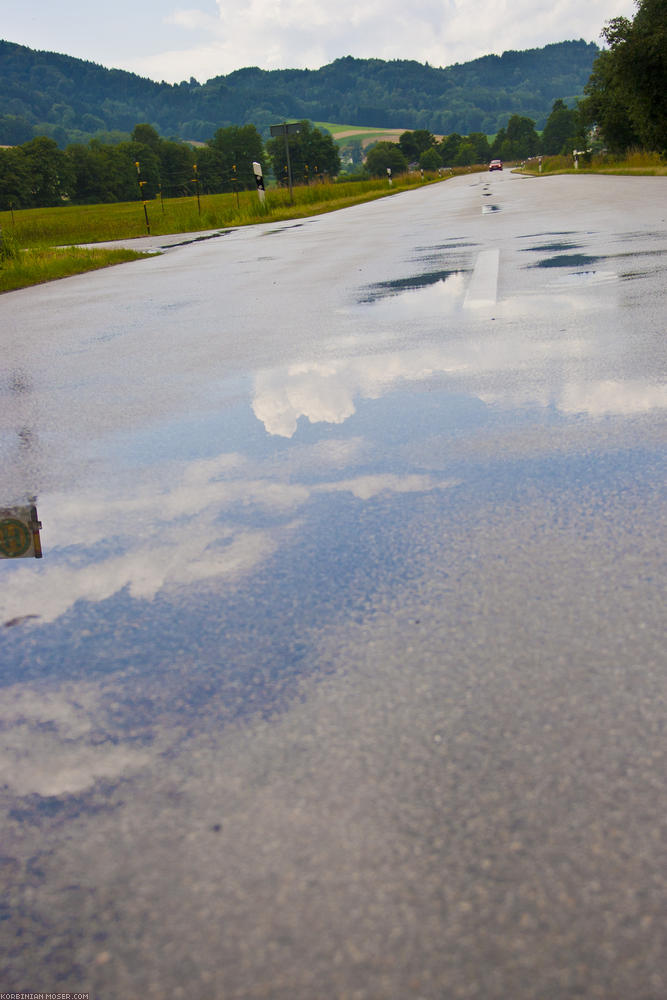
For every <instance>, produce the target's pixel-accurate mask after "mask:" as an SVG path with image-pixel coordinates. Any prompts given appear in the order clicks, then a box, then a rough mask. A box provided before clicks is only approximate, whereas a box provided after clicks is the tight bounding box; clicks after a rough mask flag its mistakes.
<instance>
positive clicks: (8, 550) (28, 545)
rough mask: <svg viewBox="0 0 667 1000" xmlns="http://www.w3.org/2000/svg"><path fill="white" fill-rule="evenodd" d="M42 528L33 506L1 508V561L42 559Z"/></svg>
mask: <svg viewBox="0 0 667 1000" xmlns="http://www.w3.org/2000/svg"><path fill="white" fill-rule="evenodd" d="M41 527H42V525H41V522H40V521H38V520H37V508H36V507H34V506H32V505H26V506H21V507H3V508H0V559H30V558H35V559H41V558H42V544H41V541H40V537H39V529H40V528H41Z"/></svg>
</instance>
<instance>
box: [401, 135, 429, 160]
mask: <svg viewBox="0 0 667 1000" xmlns="http://www.w3.org/2000/svg"><path fill="white" fill-rule="evenodd" d="M398 145H399V146H400V148H401V152H402V153H403V155H404V156H405V158H406V160H407V161H408V163H412V162H413V161H416V160H419V158H420V156H421V154H422V153H425V152H426V150H427V149H432V148H433V147H434V146H435V145H436V139H435V136H434V135H432V134H431V133H430V132H429V131H428V130H427V129H424V128H419V129H416V130H415V131H414V132H403V134H402V135H401V136H400V138H399V140H398Z"/></svg>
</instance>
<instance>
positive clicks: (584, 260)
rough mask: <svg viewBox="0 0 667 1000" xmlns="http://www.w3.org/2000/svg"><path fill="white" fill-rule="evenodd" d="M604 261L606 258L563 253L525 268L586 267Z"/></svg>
mask: <svg viewBox="0 0 667 1000" xmlns="http://www.w3.org/2000/svg"><path fill="white" fill-rule="evenodd" d="M606 259H607V258H606V257H598V256H593V255H592V254H585V253H563V254H559V256H557V257H545V258H544V259H543V260H538V261H537V263H536V264H528V265H527V266H528V267H529V268H535V267H546V268H548V267H588V266H589V265H590V264H597V263H598V261H601V260H606Z"/></svg>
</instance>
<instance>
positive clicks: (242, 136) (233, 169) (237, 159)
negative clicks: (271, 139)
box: [208, 125, 264, 191]
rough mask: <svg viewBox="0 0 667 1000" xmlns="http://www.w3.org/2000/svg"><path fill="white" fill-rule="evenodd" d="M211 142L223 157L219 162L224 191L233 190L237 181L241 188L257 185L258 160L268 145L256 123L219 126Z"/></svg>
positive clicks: (213, 147)
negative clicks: (254, 170) (265, 145)
mask: <svg viewBox="0 0 667 1000" xmlns="http://www.w3.org/2000/svg"><path fill="white" fill-rule="evenodd" d="M208 145H209V146H210V148H211V149H214V150H216V152H217V153H219V154H220V157H221V158H222V159H221V161H218V163H219V166H220V167H221V170H222V174H223V177H224V181H223V190H225V191H232V190H233V189H234V186H235V184H238V186H239V187H240V188H254V187H255V175H254V173H253V169H252V165H253V162H254V161H257V162H258V163H262V160H263V157H264V144H263V143H262V137H261V135H260V134H259V132H258V131H257V129H256V128H255V126H254V125H230V126H229V127H227V128H219V129H218V131H217V132H216V133H215V135H214V136H213V138H212V139H209V141H208Z"/></svg>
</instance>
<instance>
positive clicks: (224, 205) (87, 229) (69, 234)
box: [0, 174, 441, 292]
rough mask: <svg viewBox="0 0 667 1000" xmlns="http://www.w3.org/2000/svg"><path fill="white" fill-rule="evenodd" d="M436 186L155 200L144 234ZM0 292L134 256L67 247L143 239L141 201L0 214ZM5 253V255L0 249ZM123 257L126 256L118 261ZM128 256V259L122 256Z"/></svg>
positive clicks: (315, 187) (403, 182)
mask: <svg viewBox="0 0 667 1000" xmlns="http://www.w3.org/2000/svg"><path fill="white" fill-rule="evenodd" d="M439 180H441V178H440V177H438V176H437V175H427V176H426V177H424V178H423V179H422V177H421V176H420V175H419V174H406V175H404V176H402V177H396V178H394V181H393V184H392V185H391V186H389V184H388V182H387V180H386V179H384V178H382V179H378V180H368V181H357V182H349V183H347V184H346V183H340V184H312V185H310V186H308V187H306V186H304V187H295V188H294V190H293V200H292V201H290V196H289V191H287V190H286V189H284V188H275V189H272V190H269V191H267V192H266V200H265V202H264V204H262V203H261V202H260V201H259V198H258V196H257V192H255V191H242V192H239V197H238V200H237V197H236V195H234V194H218V195H206V196H202V198H201V202H200V205H198V203H197V199H196V198H173V199H169V200H167V199H165V200H164V202H161V201H160V200H159V199H156V200H155V201H150V202H147V204H146V212H147V214H148V223H149V227H150V234H151V235H153V236H164V235H166V234H170V233H191V232H198V231H201V230H211V229H213V230H215V229H224V228H231V227H235V226H245V225H253V224H255V223H257V222H269V221H270V222H275V221H280V220H283V219H294V218H302V217H304V216H309V215H318V214H321V213H322V212H332V211H335V210H336V209H339V208H344V207H347V206H349V205H355V204H358V203H361V202H365V201H372V200H374V199H375V198H384V197H387V196H388V195H393V194H397V193H399V192H401V191H405V190H406V189H408V188H413V187H419V186H422V185H423V184H429V183H433V182H436V181H439ZM0 234H1V237H2V242H1V243H0V292H3V291H10V290H12V289H16V288H23V287H25V286H27V285H31V284H37V283H38V282H42V281H48V280H51V279H53V278H60V277H65V276H66V275H67V274H79V273H81V272H82V271H87V270H92V269H93V268H95V267H106V266H108V265H109V264H112V263H119V262H120V261H121V260H132V259H136V258H137V257H139V256H141V255H140V254H138V253H136V252H134V251H119V250H103V249H101V248H93V249H86V250H84V249H82V248H81V247H76V246H72V244H91V243H93V244H94V243H102V242H108V241H112V240H127V239H133V238H138V237H140V236H146V235H147V227H146V217H145V215H144V207H143V205H142V203H141V202H123V203H119V204H111V205H61V206H58V207H56V208H33V209H23V210H21V211H14V212H13V213H12V212H0ZM3 247H4V250H3V249H2V248H3ZM122 254H124V255H125V256H121V255H122ZM128 254H130V255H131V256H128Z"/></svg>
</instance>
